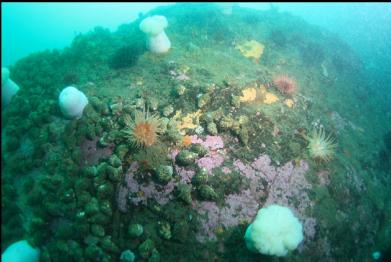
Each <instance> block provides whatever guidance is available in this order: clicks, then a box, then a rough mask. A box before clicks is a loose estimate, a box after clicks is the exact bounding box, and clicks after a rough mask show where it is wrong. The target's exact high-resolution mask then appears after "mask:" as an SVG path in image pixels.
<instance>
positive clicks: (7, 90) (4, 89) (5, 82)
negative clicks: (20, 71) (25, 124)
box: [1, 67, 19, 108]
mask: <svg viewBox="0 0 391 262" xmlns="http://www.w3.org/2000/svg"><path fill="white" fill-rule="evenodd" d="M9 75H10V72H9V70H8V68H5V67H2V68H1V106H2V108H5V107H6V106H7V105H8V104H9V103H10V102H11V99H12V97H13V96H14V95H16V93H17V92H18V91H19V86H18V85H17V84H16V83H15V82H14V81H12V80H11V78H10V77H9Z"/></svg>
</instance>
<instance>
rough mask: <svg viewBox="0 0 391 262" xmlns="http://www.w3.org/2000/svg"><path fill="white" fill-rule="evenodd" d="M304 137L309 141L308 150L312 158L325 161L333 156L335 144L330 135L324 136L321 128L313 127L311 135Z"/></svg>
mask: <svg viewBox="0 0 391 262" xmlns="http://www.w3.org/2000/svg"><path fill="white" fill-rule="evenodd" d="M306 139H307V140H308V142H309V144H308V150H309V153H310V156H311V157H312V158H314V159H316V160H319V161H326V162H327V161H330V160H331V159H332V158H333V156H334V153H335V149H336V147H337V145H336V144H335V141H334V139H333V138H332V137H331V136H330V135H328V136H326V134H325V132H324V130H323V129H322V128H320V129H318V130H317V129H314V130H313V131H312V135H311V136H310V137H306Z"/></svg>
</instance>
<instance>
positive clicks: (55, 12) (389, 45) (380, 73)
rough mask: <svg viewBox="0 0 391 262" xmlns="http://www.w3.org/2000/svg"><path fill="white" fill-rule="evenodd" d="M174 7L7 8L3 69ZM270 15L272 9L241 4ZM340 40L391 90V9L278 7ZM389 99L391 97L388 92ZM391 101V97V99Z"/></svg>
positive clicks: (374, 78)
mask: <svg viewBox="0 0 391 262" xmlns="http://www.w3.org/2000/svg"><path fill="white" fill-rule="evenodd" d="M168 4H173V3H2V4H1V6H2V8H1V19H2V26H1V29H2V30H1V31H2V32H1V38H2V40H1V44H2V45H1V54H2V58H1V64H2V66H9V65H11V64H13V63H15V61H17V60H18V59H20V58H22V57H24V56H26V55H28V54H30V53H32V52H35V51H41V50H45V49H53V48H63V47H65V46H67V45H69V44H70V43H71V42H72V39H73V37H74V36H75V35H76V34H78V33H84V32H87V31H89V30H91V29H93V28H94V27H95V26H103V27H106V28H109V29H110V30H112V31H115V30H116V28H117V27H118V26H119V25H121V24H123V23H129V22H131V21H133V20H134V19H136V18H137V16H138V14H139V13H140V12H143V13H145V12H148V11H149V10H151V9H153V8H155V7H157V6H160V5H168ZM239 5H240V6H243V7H249V8H254V9H260V10H265V9H269V8H270V5H271V4H270V3H240V4H239ZM272 5H273V6H274V7H275V8H278V9H279V10H280V11H281V12H289V13H291V14H293V15H297V16H300V17H301V18H303V19H304V20H305V21H307V22H309V23H310V24H313V25H318V26H321V27H323V28H325V29H328V30H330V31H331V32H333V33H335V34H337V35H339V36H340V37H341V38H342V39H343V40H345V41H346V42H347V43H348V44H349V45H350V46H351V47H352V48H353V49H354V50H355V51H356V52H357V54H358V55H359V56H360V57H361V59H362V60H363V61H364V64H365V67H366V69H367V70H366V72H367V73H368V78H369V82H371V84H372V85H375V86H377V88H375V89H379V88H380V90H384V89H386V90H391V85H390V84H388V83H390V82H391V51H390V50H391V4H390V3H273V4H272ZM384 93H388V92H384ZM386 97H387V98H390V96H386Z"/></svg>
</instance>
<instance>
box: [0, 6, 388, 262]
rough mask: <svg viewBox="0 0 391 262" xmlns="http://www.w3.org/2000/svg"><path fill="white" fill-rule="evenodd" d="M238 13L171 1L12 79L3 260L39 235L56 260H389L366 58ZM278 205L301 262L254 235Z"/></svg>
mask: <svg viewBox="0 0 391 262" xmlns="http://www.w3.org/2000/svg"><path fill="white" fill-rule="evenodd" d="M231 8H232V9H228V10H227V7H225V8H223V9H222V8H221V7H219V6H218V5H215V4H191V5H190V4H176V5H173V6H169V7H164V6H162V7H159V8H156V9H154V10H152V11H150V12H149V13H147V14H143V15H140V17H139V18H138V19H136V20H135V21H133V22H131V23H129V24H124V25H121V26H120V27H119V28H118V30H117V31H115V32H110V31H109V30H106V29H104V28H100V27H97V28H95V29H94V30H92V31H91V32H89V33H87V34H81V35H78V36H76V37H75V39H74V40H73V42H72V44H71V45H70V46H69V47H67V48H65V49H63V50H47V51H43V52H39V53H34V54H32V55H30V56H28V57H26V58H23V59H21V60H19V61H18V62H17V63H16V64H15V65H14V66H12V67H10V68H9V72H10V74H9V75H10V79H12V81H14V82H15V83H17V84H18V86H19V87H20V89H19V90H18V91H17V94H15V95H14V96H13V97H12V100H11V101H10V102H9V104H8V105H7V107H6V108H5V109H3V110H2V154H1V155H2V176H1V179H2V185H1V187H2V230H1V240H2V241H1V243H2V246H1V248H2V252H4V250H5V249H6V248H7V247H8V246H9V245H10V244H12V243H14V242H16V241H19V240H22V239H26V240H27V241H28V242H29V244H30V245H31V246H33V247H35V248H38V249H39V250H40V260H39V261H150V262H152V261H277V260H278V261H280V260H281V261H372V253H373V252H376V251H382V250H385V249H387V248H388V247H390V245H391V239H390V237H389V235H390V234H389V233H390V229H391V228H390V227H391V225H390V223H389V221H390V219H391V217H390V216H391V202H390V199H389V196H390V195H391V194H390V190H391V176H389V167H390V162H391V160H390V155H391V153H390V152H391V149H390V148H391V146H390V145H391V142H390V137H391V135H390V133H389V130H391V128H390V127H387V125H385V126H384V129H383V130H382V129H374V128H371V126H372V123H371V122H370V121H371V114H373V110H372V109H371V108H367V107H369V105H368V104H366V103H363V101H362V99H363V97H366V98H368V96H370V95H368V90H367V89H366V86H365V85H364V84H363V83H365V79H364V76H363V74H362V70H363V65H362V62H361V61H360V60H359V59H358V58H357V56H356V55H355V54H354V53H353V52H352V51H351V50H350V48H349V47H348V46H347V45H346V44H345V43H343V42H342V41H341V40H340V39H338V38H337V37H336V36H335V35H333V34H331V33H330V32H327V31H325V30H323V29H321V28H317V27H314V26H311V25H308V24H307V23H305V22H304V21H303V20H301V19H299V18H297V17H294V16H291V15H289V14H287V13H280V12H279V11H278V10H275V9H270V10H267V11H259V10H252V9H247V8H242V7H238V6H233V7H231ZM145 19H148V20H145ZM164 19H165V20H164ZM140 24H143V26H141V25H140ZM2 86H3V83H2ZM68 86H73V87H74V88H75V89H72V90H73V93H72V94H70V95H69V97H70V98H69V99H71V100H72V99H82V101H83V102H84V103H83V104H82V106H79V107H78V108H77V110H75V111H72V112H69V110H74V109H75V106H73V105H74V104H72V102H73V101H74V100H72V101H70V102H59V96H60V93H61V91H62V90H64V88H66V87H68ZM79 92H80V93H79ZM78 96H80V97H82V98H78ZM84 96H85V97H86V98H87V99H88V103H87V104H86V103H85V100H84ZM63 99H66V98H63ZM368 99H370V97H369V98H368ZM61 101H63V100H61ZM78 105H79V104H78ZM357 105H359V107H358V106H357ZM67 110H68V111H67ZM387 128H388V129H387ZM387 132H388V134H386V135H384V134H385V133H387ZM383 136H384V139H383ZM382 142H383V143H382ZM379 159H380V160H379ZM379 161H380V162H379ZM387 161H388V162H387ZM387 174H388V176H387ZM272 204H278V205H283V206H285V207H289V209H290V210H291V211H292V212H293V214H294V215H295V216H296V217H297V218H298V219H299V221H300V222H301V224H302V231H303V236H304V238H303V241H301V243H300V244H299V245H298V247H297V248H296V249H294V250H293V251H291V252H289V254H288V256H286V257H280V258H276V257H275V256H268V255H263V254H259V253H257V252H251V251H250V250H249V249H248V248H247V247H246V244H245V241H244V236H245V232H246V228H247V227H248V226H249V225H250V224H251V223H252V222H253V219H254V218H255V216H256V214H257V212H258V210H259V209H260V208H262V207H267V206H269V205H272Z"/></svg>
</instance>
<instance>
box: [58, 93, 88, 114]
mask: <svg viewBox="0 0 391 262" xmlns="http://www.w3.org/2000/svg"><path fill="white" fill-rule="evenodd" d="M58 103H59V105H60V109H61V112H62V113H63V115H64V116H65V117H66V118H69V119H73V118H76V119H79V118H81V116H82V115H83V110H84V108H85V107H86V105H87V104H88V99H87V97H86V95H85V94H84V93H83V92H81V91H80V90H78V89H77V88H76V87H73V86H68V87H67V88H64V89H63V90H62V91H61V93H60V95H59V97H58Z"/></svg>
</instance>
